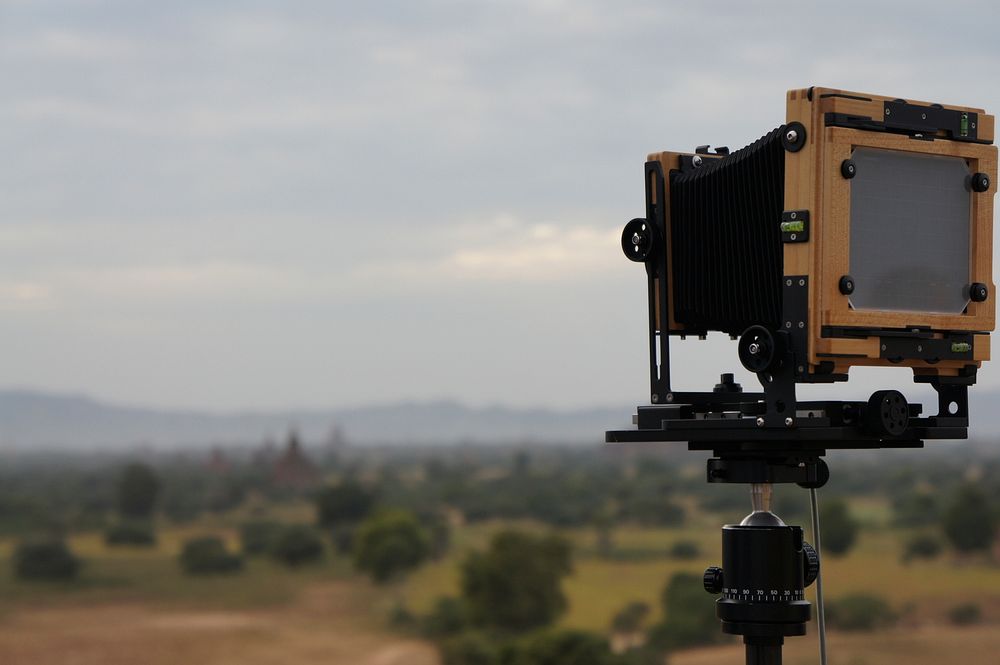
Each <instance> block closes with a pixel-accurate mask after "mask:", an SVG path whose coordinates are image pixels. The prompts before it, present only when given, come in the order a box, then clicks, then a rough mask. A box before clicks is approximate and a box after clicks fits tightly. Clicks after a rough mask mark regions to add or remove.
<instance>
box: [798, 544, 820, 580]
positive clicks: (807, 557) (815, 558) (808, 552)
mask: <svg viewBox="0 0 1000 665" xmlns="http://www.w3.org/2000/svg"><path fill="white" fill-rule="evenodd" d="M802 571H803V576H804V578H805V585H806V586H809V585H810V584H812V583H813V582H815V581H816V578H817V577H818V576H819V553H818V552H817V551H816V549H815V548H814V547H813V546H812V545H810V544H809V543H802Z"/></svg>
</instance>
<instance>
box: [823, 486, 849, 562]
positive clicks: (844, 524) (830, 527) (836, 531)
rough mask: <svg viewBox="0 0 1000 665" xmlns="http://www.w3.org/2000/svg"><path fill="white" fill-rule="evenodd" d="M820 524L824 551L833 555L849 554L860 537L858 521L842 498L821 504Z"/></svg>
mask: <svg viewBox="0 0 1000 665" xmlns="http://www.w3.org/2000/svg"><path fill="white" fill-rule="evenodd" d="M819 525H820V526H819V528H820V532H821V533H822V535H823V552H824V553H827V554H831V555H833V556H842V555H844V554H847V552H848V550H850V549H851V547H852V546H853V545H854V541H855V540H856V539H857V537H858V523H857V522H856V521H855V520H854V518H853V517H851V513H850V511H849V510H848V508H847V503H846V502H845V501H843V500H842V499H832V500H830V501H825V502H823V503H821V504H820V507H819Z"/></svg>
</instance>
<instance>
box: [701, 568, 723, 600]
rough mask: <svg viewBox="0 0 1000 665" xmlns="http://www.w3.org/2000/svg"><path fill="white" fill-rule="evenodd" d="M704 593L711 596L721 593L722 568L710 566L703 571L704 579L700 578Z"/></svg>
mask: <svg viewBox="0 0 1000 665" xmlns="http://www.w3.org/2000/svg"><path fill="white" fill-rule="evenodd" d="M702 579H703V583H704V585H705V591H707V592H709V593H711V594H717V593H722V568H719V567H718V566H710V567H709V568H706V569H705V577H704V578H702Z"/></svg>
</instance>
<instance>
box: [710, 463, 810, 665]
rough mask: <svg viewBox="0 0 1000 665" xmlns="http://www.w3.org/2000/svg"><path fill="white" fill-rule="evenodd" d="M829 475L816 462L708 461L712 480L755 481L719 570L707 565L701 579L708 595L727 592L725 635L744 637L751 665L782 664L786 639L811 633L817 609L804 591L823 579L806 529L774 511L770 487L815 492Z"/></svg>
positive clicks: (729, 533)
mask: <svg viewBox="0 0 1000 665" xmlns="http://www.w3.org/2000/svg"><path fill="white" fill-rule="evenodd" d="M796 478H798V479H799V480H795V479H796ZM828 478H829V470H828V468H827V466H826V464H825V463H824V462H823V461H822V460H820V459H818V458H814V459H811V460H808V461H798V462H792V461H790V460H788V459H781V458H771V459H767V460H760V459H746V458H744V459H740V458H731V457H723V458H713V459H710V460H709V461H708V479H709V482H750V487H751V499H752V502H751V503H752V506H753V512H751V513H750V514H749V515H747V517H746V518H744V519H743V521H742V522H740V523H739V524H728V525H726V526H724V527H722V567H721V568H719V567H715V566H713V567H710V568H708V569H707V570H706V571H705V576H704V585H705V590H706V591H708V592H709V593H711V594H722V597H721V598H720V599H719V600H718V601H717V602H716V614H717V615H718V617H719V619H720V620H721V621H722V630H723V632H726V633H729V634H732V635H742V636H743V642H744V644H745V645H746V663H747V665H781V648H782V645H783V644H784V641H785V638H786V637H791V636H796V635H805V633H806V623H807V622H808V621H809V619H810V618H811V614H812V612H811V605H810V604H809V602H808V601H807V600H806V599H805V588H806V587H808V586H809V585H811V584H812V583H813V582H814V581H815V580H816V579H817V577H818V576H819V565H820V564H819V554H818V553H817V551H816V550H815V549H814V548H813V547H812V546H811V545H810V544H809V543H807V542H806V541H805V539H804V536H803V532H802V528H801V527H798V526H789V525H787V524H785V523H784V522H783V521H782V520H781V518H779V517H778V516H777V515H775V514H774V513H773V512H771V497H772V492H773V489H772V488H773V485H772V483H773V482H775V481H777V482H793V481H794V482H797V483H798V484H799V485H802V486H803V487H807V488H810V489H815V488H817V487H819V486H821V485H823V484H824V483H825V482H826V480H827V479H828ZM815 524H816V522H815V521H814V528H815Z"/></svg>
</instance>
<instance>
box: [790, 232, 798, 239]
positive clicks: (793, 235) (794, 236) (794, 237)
mask: <svg viewBox="0 0 1000 665" xmlns="http://www.w3.org/2000/svg"><path fill="white" fill-rule="evenodd" d="M796 238H798V236H797V235H795V234H794V233H793V234H792V235H790V236H788V239H789V240H795V239H796Z"/></svg>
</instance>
